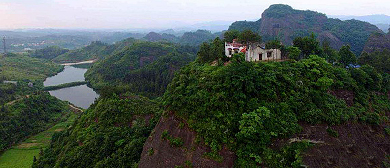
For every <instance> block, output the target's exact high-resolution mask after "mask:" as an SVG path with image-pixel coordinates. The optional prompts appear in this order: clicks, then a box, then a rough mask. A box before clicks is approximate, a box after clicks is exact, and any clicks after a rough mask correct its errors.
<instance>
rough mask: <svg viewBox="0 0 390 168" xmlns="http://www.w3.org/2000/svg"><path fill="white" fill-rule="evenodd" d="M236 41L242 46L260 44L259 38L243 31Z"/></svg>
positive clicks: (251, 32)
mask: <svg viewBox="0 0 390 168" xmlns="http://www.w3.org/2000/svg"><path fill="white" fill-rule="evenodd" d="M238 41H240V42H241V43H243V44H249V43H255V42H261V36H260V35H258V34H257V33H254V32H253V31H251V30H245V31H243V32H241V34H240V35H239V36H238Z"/></svg>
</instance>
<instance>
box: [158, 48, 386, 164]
mask: <svg viewBox="0 0 390 168" xmlns="http://www.w3.org/2000/svg"><path fill="white" fill-rule="evenodd" d="M237 59H238V60H233V62H232V63H231V64H229V65H227V66H210V65H208V64H199V63H196V62H194V63H191V64H190V65H188V66H186V67H184V68H183V69H182V70H181V71H180V73H179V74H178V75H177V76H176V77H175V78H174V79H173V81H172V83H171V84H170V85H169V87H168V90H167V92H166V93H165V95H164V103H165V105H166V107H167V111H173V112H175V114H176V115H177V116H179V117H181V118H184V119H185V120H186V121H187V123H188V124H189V126H190V128H192V129H194V130H195V131H196V132H197V133H198V134H199V136H200V137H201V138H202V139H203V140H204V143H205V144H206V145H208V146H210V147H211V149H212V152H211V154H209V156H210V155H211V157H212V158H218V157H219V156H218V151H219V150H221V149H222V148H223V146H225V145H226V146H227V147H228V148H229V149H230V150H232V151H234V152H235V153H236V155H237V156H238V159H237V160H236V166H237V167H248V166H249V167H256V165H258V166H259V165H263V166H268V167H299V166H300V165H301V164H303V163H302V158H301V157H298V156H299V155H300V154H301V152H303V150H304V149H306V148H307V147H308V146H309V144H308V143H307V142H301V143H296V144H295V143H293V144H286V146H283V147H281V148H280V149H275V148H271V147H270V145H271V143H272V142H274V141H276V140H277V139H281V138H286V137H290V136H292V135H294V134H296V133H299V132H300V130H301V126H300V125H299V124H298V123H299V122H305V123H310V124H319V123H326V124H329V125H337V124H341V123H345V122H347V121H359V122H363V123H368V124H374V125H379V124H381V123H382V118H386V117H385V114H386V113H387V112H389V111H390V109H389V107H390V106H389V105H390V102H389V99H387V97H386V94H387V92H388V91H389V89H390V88H389V86H390V83H389V82H388V78H389V76H388V75H387V76H386V75H385V76H382V75H381V74H379V73H377V72H376V71H375V70H374V68H373V67H371V66H363V67H362V68H359V69H350V70H348V69H344V68H337V67H333V66H332V65H331V64H329V63H327V62H326V61H325V59H323V58H320V57H318V56H315V55H312V56H310V57H309V58H308V59H302V60H300V61H298V62H295V61H291V62H290V61H287V62H270V63H253V62H245V61H242V60H243V58H240V57H238V58H237ZM240 59H241V60H240ZM338 90H347V91H350V92H353V93H354V95H355V97H354V98H353V103H352V104H347V103H348V102H346V101H345V100H342V99H339V98H337V97H336V96H334V95H332V94H330V92H329V91H338ZM375 92H377V93H383V94H375ZM383 157H384V156H383Z"/></svg>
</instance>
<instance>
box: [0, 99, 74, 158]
mask: <svg viewBox="0 0 390 168" xmlns="http://www.w3.org/2000/svg"><path fill="white" fill-rule="evenodd" d="M67 109H68V108H67V103H65V102H62V101H60V100H58V99H56V98H55V97H52V96H50V94H49V93H46V92H42V93H38V94H35V95H29V96H27V97H26V98H23V99H21V100H18V101H16V102H13V103H9V104H3V105H1V107H0V132H1V134H0V151H3V150H5V149H7V148H8V147H9V146H11V145H13V144H16V143H18V142H20V141H21V140H24V139H25V138H26V137H28V136H31V135H34V134H37V133H39V132H41V131H44V130H46V129H47V128H48V127H50V126H52V124H53V123H55V122H57V121H59V120H60V119H61V118H63V117H64V115H67V113H68V112H69V111H68V110H67Z"/></svg>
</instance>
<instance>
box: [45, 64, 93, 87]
mask: <svg viewBox="0 0 390 168" xmlns="http://www.w3.org/2000/svg"><path fill="white" fill-rule="evenodd" d="M85 72H87V69H82V68H75V67H72V66H65V68H64V70H63V71H62V72H60V73H59V74H57V75H55V76H52V77H49V78H46V80H45V82H43V85H44V86H55V85H59V84H64V83H70V82H77V81H84V80H85V78H84V74H85Z"/></svg>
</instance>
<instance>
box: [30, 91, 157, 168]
mask: <svg viewBox="0 0 390 168" xmlns="http://www.w3.org/2000/svg"><path fill="white" fill-rule="evenodd" d="M161 112H162V110H161V109H160V107H159V105H158V104H157V103H156V102H154V101H151V100H149V99H148V98H145V97H142V96H137V95H134V94H130V93H120V94H113V93H107V94H105V93H103V94H102V96H101V97H100V98H99V100H98V101H96V102H95V103H94V104H93V105H92V106H91V107H90V108H89V109H88V110H87V111H86V112H85V113H84V114H83V115H82V116H81V118H79V119H78V120H77V121H76V122H75V123H74V124H73V126H72V127H70V128H69V129H67V130H65V131H62V132H59V133H56V134H55V135H54V136H53V140H52V143H51V145H50V148H48V149H45V150H44V151H43V152H42V153H41V155H40V156H39V160H38V161H36V162H34V165H33V167H34V168H40V167H42V168H44V167H74V168H77V167H80V168H88V167H101V168H105V167H138V166H137V163H138V161H139V159H140V154H141V152H142V146H143V144H144V142H145V140H146V138H147V137H148V136H149V134H150V133H151V131H152V129H153V128H154V126H155V124H156V123H157V121H158V119H159V118H160V115H161Z"/></svg>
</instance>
